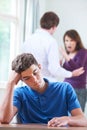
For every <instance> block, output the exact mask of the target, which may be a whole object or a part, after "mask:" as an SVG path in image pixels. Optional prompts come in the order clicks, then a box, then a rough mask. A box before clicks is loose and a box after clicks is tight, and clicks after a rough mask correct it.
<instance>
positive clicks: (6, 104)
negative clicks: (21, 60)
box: [0, 71, 21, 123]
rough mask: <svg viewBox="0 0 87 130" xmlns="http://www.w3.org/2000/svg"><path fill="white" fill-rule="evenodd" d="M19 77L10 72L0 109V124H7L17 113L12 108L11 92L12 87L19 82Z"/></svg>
mask: <svg viewBox="0 0 87 130" xmlns="http://www.w3.org/2000/svg"><path fill="white" fill-rule="evenodd" d="M20 78H21V77H20V75H19V74H18V73H16V72H14V71H12V72H11V74H10V77H9V80H8V83H7V86H6V94H5V97H4V100H3V102H2V105H1V107H0V122H1V123H9V122H10V121H11V120H12V118H13V117H14V115H15V114H16V113H17V108H16V107H15V106H13V90H14V86H15V85H16V84H17V83H18V81H19V80H20Z"/></svg>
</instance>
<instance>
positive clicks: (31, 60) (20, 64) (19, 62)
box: [12, 53, 38, 73]
mask: <svg viewBox="0 0 87 130" xmlns="http://www.w3.org/2000/svg"><path fill="white" fill-rule="evenodd" d="M33 64H35V65H38V62H37V61H36V59H35V57H34V56H33V55H32V54H30V53H22V54H20V55H18V56H17V57H16V58H15V59H14V60H13V61H12V70H15V72H17V73H21V72H23V71H25V70H26V69H28V68H29V67H30V66H31V65H33Z"/></svg>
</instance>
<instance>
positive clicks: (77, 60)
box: [61, 30, 87, 111]
mask: <svg viewBox="0 0 87 130" xmlns="http://www.w3.org/2000/svg"><path fill="white" fill-rule="evenodd" d="M63 41H64V46H65V50H64V49H63V48H61V53H62V55H63V58H64V59H65V60H64V62H63V63H62V66H63V67H64V68H65V69H67V70H68V71H73V70H75V69H77V68H79V67H82V66H83V67H84V69H85V72H84V73H83V74H82V75H80V76H78V77H71V78H65V80H64V81H65V82H69V83H70V84H71V85H72V86H73V88H74V89H75V91H76V93H77V96H78V99H79V102H80V104H81V107H82V110H83V111H84V110H85V104H86V75H87V50H86V48H85V47H84V46H83V43H82V41H81V38H80V35H79V33H78V32H77V31H76V30H68V31H66V32H65V34H64V37H63Z"/></svg>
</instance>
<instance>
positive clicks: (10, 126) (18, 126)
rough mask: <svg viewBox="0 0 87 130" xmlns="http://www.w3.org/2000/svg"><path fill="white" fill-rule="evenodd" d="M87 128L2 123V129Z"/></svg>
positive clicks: (84, 129) (0, 128)
mask: <svg viewBox="0 0 87 130" xmlns="http://www.w3.org/2000/svg"><path fill="white" fill-rule="evenodd" d="M15 129H16V130H27V129H28V130H29V129H30V130H87V127H48V126H47V125H46V124H26V125H23V124H0V130H15Z"/></svg>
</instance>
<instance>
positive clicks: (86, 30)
mask: <svg viewBox="0 0 87 130" xmlns="http://www.w3.org/2000/svg"><path fill="white" fill-rule="evenodd" d="M40 1H43V0H40ZM44 5H45V6H44ZM44 7H45V8H44ZM41 8H44V9H43V10H41V12H40V14H43V13H44V12H45V11H55V12H56V13H57V14H58V16H59V17H60V24H59V26H58V29H57V31H56V33H55V37H56V39H57V41H58V44H59V45H61V44H63V41H62V37H63V34H64V33H65V31H67V30H68V29H76V30H77V31H78V32H79V34H80V36H81V39H82V41H83V43H84V45H85V47H86V48H87V27H86V24H87V0H44V4H43V2H42V5H41Z"/></svg>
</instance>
